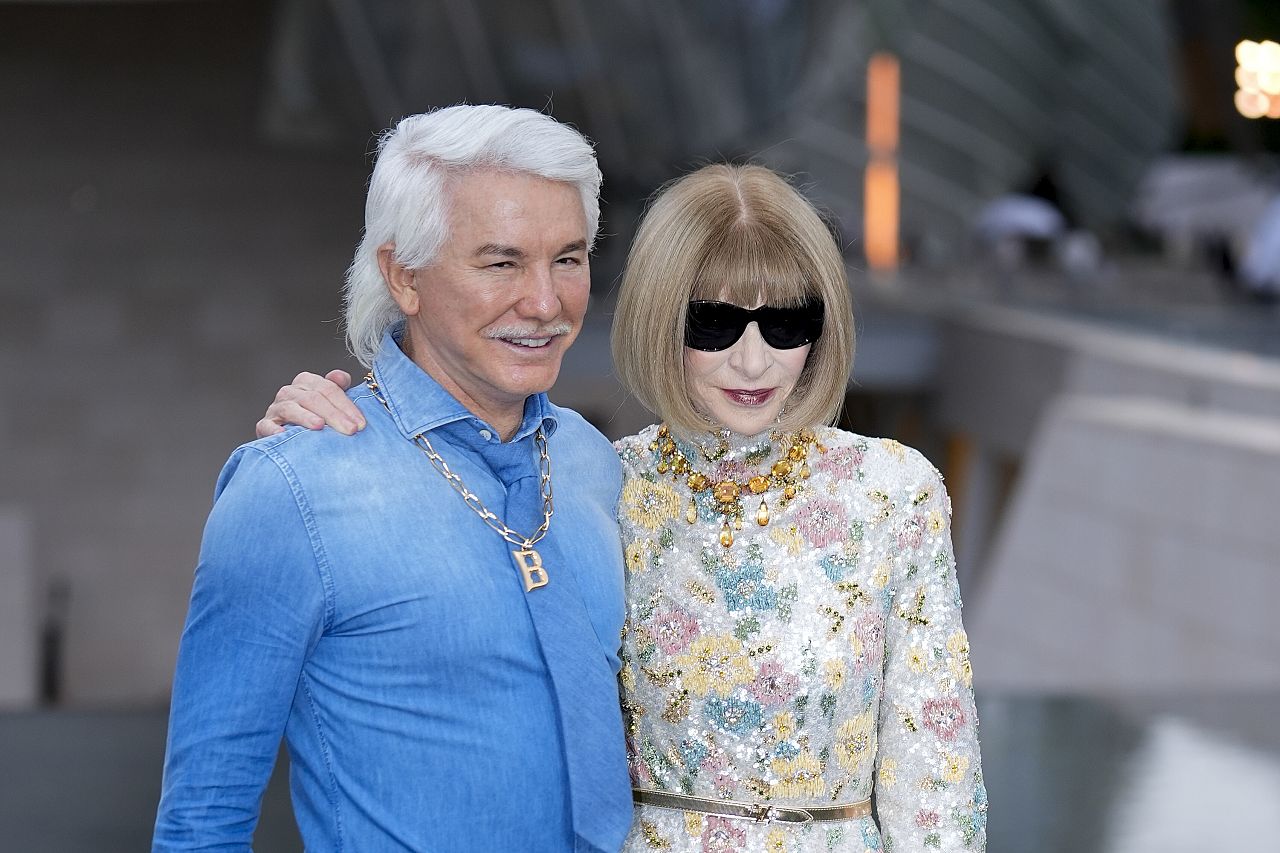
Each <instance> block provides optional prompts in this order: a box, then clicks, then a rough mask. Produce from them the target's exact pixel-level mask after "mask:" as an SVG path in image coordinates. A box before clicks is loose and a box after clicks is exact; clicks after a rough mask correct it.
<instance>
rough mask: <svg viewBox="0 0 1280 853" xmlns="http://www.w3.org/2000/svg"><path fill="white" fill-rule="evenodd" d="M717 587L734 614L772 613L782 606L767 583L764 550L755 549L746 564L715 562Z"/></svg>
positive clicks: (747, 557)
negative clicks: (758, 611) (771, 611)
mask: <svg viewBox="0 0 1280 853" xmlns="http://www.w3.org/2000/svg"><path fill="white" fill-rule="evenodd" d="M714 563H715V566H716V573H715V576H716V586H718V587H720V589H721V590H722V591H723V592H724V600H725V604H726V605H728V608H729V612H730V613H736V612H738V611H740V610H770V609H772V608H773V607H774V606H775V605H776V604H777V603H778V593H777V591H776V590H774V589H773V588H772V587H770V586H768V585H767V584H766V583H765V582H764V565H763V563H762V558H761V553H760V549H759V548H758V547H756V548H752V549H750V550H749V552H748V553H747V556H746V557H745V558H744V559H743V560H742V562H740V563H738V564H737V565H733V564H732V563H730V562H729V561H728V560H723V559H715V561H714Z"/></svg>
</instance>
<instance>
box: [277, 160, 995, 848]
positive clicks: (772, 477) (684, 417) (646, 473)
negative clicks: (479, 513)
mask: <svg viewBox="0 0 1280 853" xmlns="http://www.w3.org/2000/svg"><path fill="white" fill-rule="evenodd" d="M613 352H614V359H615V363H616V366H617V370H618V374H619V376H620V378H621V379H622V380H623V382H624V384H626V385H627V387H628V388H629V390H631V391H632V393H634V394H635V395H636V396H637V398H638V399H640V401H641V402H643V403H644V404H645V405H646V406H648V407H649V408H650V409H651V410H652V411H654V412H656V413H658V414H659V415H660V416H661V417H662V419H663V422H662V423H661V424H657V425H654V426H650V427H648V428H646V429H645V430H643V431H641V432H640V433H639V434H638V435H635V436H631V437H629V438H624V439H622V440H621V441H619V442H617V443H616V444H615V448H616V450H617V451H618V455H619V457H620V459H621V461H622V466H623V472H624V474H623V477H624V482H623V487H622V493H621V500H620V502H619V504H618V508H617V522H618V529H619V533H620V537H621V542H622V545H623V547H624V550H625V559H626V566H627V574H626V578H627V584H626V586H627V605H626V611H627V628H626V631H625V633H624V635H623V641H622V652H621V655H622V660H623V666H622V670H621V675H620V683H621V695H622V705H623V710H624V715H625V717H626V719H627V732H628V749H629V757H630V766H631V779H632V783H633V785H634V792H633V795H634V798H635V800H636V803H637V807H636V820H635V823H634V825H633V827H632V830H631V834H630V835H629V836H628V839H627V842H626V844H625V845H624V849H626V850H634V851H641V850H651V849H663V850H673V851H695V850H696V851H708V850H721V851H730V850H733V851H751V853H763V851H776V850H787V851H792V853H817V851H832V850H835V851H863V850H879V849H882V848H883V849H894V850H912V851H915V850H925V849H937V850H950V851H956V850H981V849H983V847H984V846H985V833H986V793H985V788H984V785H983V780H982V769H981V760H980V756H979V749H978V741H977V719H976V713H975V708H974V701H973V692H972V673H971V670H970V666H969V653H968V641H967V639H966V636H965V632H964V629H963V627H962V625H961V621H960V596H959V589H958V586H957V583H956V575H955V564H954V558H953V555H952V547H951V539H950V529H949V527H950V503H949V500H948V498H947V494H946V491H945V488H944V487H943V484H942V481H941V478H940V476H939V475H938V473H937V471H936V470H935V469H934V468H933V466H932V465H930V464H929V462H928V461H926V460H925V458H924V457H923V456H922V455H920V454H919V453H917V452H916V451H914V450H911V449H909V448H906V447H904V446H903V445H901V444H899V443H898V442H896V441H892V440H888V439H870V438H865V437H862V436H859V435H855V434H852V433H849V432H845V431H842V430H839V429H835V428H832V427H830V426H827V424H829V423H831V422H832V421H834V420H835V418H836V416H837V414H838V412H839V409H840V406H841V404H842V402H843V398H844V392H845V387H846V383H847V379H848V372H849V365H850V363H851V360H852V355H853V317H852V313H851V303H850V298H849V290H848V285H847V282H846V278H845V270H844V262H843V259H842V257H841V254H840V251H839V248H838V246H837V245H836V242H835V241H834V239H833V238H832V235H831V233H830V231H829V230H828V229H827V227H826V226H825V224H824V223H823V222H822V220H821V218H820V217H819V216H818V214H817V213H816V211H815V210H814V209H813V207H812V206H811V205H810V204H809V203H808V202H807V201H806V200H805V199H804V198H803V197H802V196H801V195H800V194H799V193H798V192H796V191H795V190H794V189H793V188H792V187H791V186H789V185H788V184H787V183H786V182H785V181H784V180H782V179H781V178H779V177H778V176H777V175H775V174H774V173H773V172H770V171H768V170H766V169H763V168H759V167H754V166H725V165H717V166H708V167H706V168H704V169H701V170H699V171H697V172H695V173H693V174H691V175H688V176H686V177H684V178H682V179H680V180H678V181H676V182H675V183H673V184H672V185H670V186H669V187H668V188H666V189H665V190H663V191H662V192H661V193H660V194H659V195H658V196H657V197H656V198H655V200H654V201H653V203H652V205H651V206H650V208H649V210H648V212H647V213H646V214H645V217H644V219H643V221H642V223H641V225H640V228H639V231H638V233H637V236H636V239H635V243H634V244H633V246H632V248H631V252H630V255H629V257H628V261H627V267H626V271H625V273H624V276H623V281H622V286H621V291H620V296H619V300H618V305H617V311H616V314H615V315H614V326H613ZM330 377H331V378H332V379H337V380H338V384H334V383H333V382H331V381H329V380H326V379H322V378H321V377H318V376H315V375H313V374H301V375H300V376H299V377H298V379H297V380H295V384H294V386H292V387H286V388H284V389H282V390H281V394H280V395H279V396H278V397H277V401H276V402H275V403H274V404H273V405H272V406H271V407H270V408H269V409H268V411H267V415H266V417H265V418H264V419H263V420H262V421H260V422H259V431H260V432H264V433H265V432H271V431H273V430H275V429H278V428H279V425H280V424H282V423H286V422H295V423H302V424H305V425H309V426H319V425H320V424H321V423H322V418H321V417H319V416H325V417H328V418H329V419H330V420H331V421H335V422H339V423H343V424H345V425H346V426H349V425H350V424H351V423H354V422H355V420H356V418H357V415H356V412H355V410H354V408H353V406H352V404H351V402H350V401H349V400H348V399H347V397H345V396H343V395H342V394H341V389H340V387H339V386H340V385H342V384H346V382H348V381H349V380H348V379H347V377H346V376H345V375H344V374H341V373H340V372H337V373H331V374H330ZM369 393H371V392H370V390H368V389H366V388H364V387H360V388H357V389H356V391H355V392H354V396H355V398H356V399H357V400H359V399H360V398H361V397H362V396H365V395H367V394H369ZM873 788H874V790H875V793H876V815H875V817H878V818H879V821H878V824H877V821H876V819H875V817H873V815H872V807H871V800H870V797H871V794H872V790H873Z"/></svg>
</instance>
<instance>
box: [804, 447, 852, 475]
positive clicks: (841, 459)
mask: <svg viewBox="0 0 1280 853" xmlns="http://www.w3.org/2000/svg"><path fill="white" fill-rule="evenodd" d="M862 459H863V449H862V448H861V447H838V448H836V449H835V450H832V451H830V452H828V453H825V454H823V456H822V458H821V459H819V460H818V464H817V465H816V466H815V467H814V470H815V471H817V472H818V473H819V474H830V475H831V476H832V477H834V478H836V479H838V480H849V479H852V478H853V477H854V475H855V474H856V473H857V470H858V466H859V465H861V464H862Z"/></svg>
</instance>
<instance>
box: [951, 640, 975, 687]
mask: <svg viewBox="0 0 1280 853" xmlns="http://www.w3.org/2000/svg"><path fill="white" fill-rule="evenodd" d="M947 651H948V652H950V653H951V657H950V659H949V660H948V661H947V665H948V666H949V667H950V668H951V671H952V672H953V673H955V676H956V678H958V679H960V681H961V683H963V684H964V686H965V687H972V686H973V667H972V666H971V665H970V663H969V638H968V637H967V636H965V633H964V632H963V631H958V632H956V633H954V634H952V635H951V636H950V637H948V638H947Z"/></svg>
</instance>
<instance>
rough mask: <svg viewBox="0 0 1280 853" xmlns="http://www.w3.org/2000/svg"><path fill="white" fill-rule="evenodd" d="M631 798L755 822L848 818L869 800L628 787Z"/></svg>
mask: <svg viewBox="0 0 1280 853" xmlns="http://www.w3.org/2000/svg"><path fill="white" fill-rule="evenodd" d="M631 796H632V798H633V799H634V800H635V801H636V802H637V803H640V804H642V805H646V806H653V807H654V808H658V809H677V810H679V811H684V812H700V813H702V814H713V815H721V816H723V817H736V818H742V819H743V820H754V821H756V822H757V823H810V822H812V821H824V820H852V819H853V818H858V817H869V816H870V815H871V801H870V800H862V801H861V802H857V803H846V804H844V805H842V806H805V807H803V808H801V807H800V806H775V805H771V804H769V803H743V802H738V801H737V800H713V799H711V798H710V797H690V796H686V795H685V794H672V793H669V792H667V791H646V790H644V789H643V788H632V789H631Z"/></svg>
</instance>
